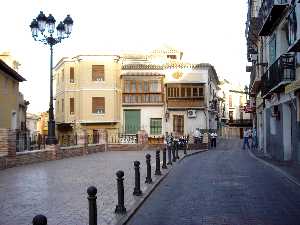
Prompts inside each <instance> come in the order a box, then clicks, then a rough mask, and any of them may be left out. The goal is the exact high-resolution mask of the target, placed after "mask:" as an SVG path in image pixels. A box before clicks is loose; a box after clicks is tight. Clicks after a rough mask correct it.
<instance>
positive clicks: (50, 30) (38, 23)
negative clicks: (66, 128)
mask: <svg viewBox="0 0 300 225" xmlns="http://www.w3.org/2000/svg"><path fill="white" fill-rule="evenodd" d="M72 27H73V20H72V18H71V17H70V15H67V17H66V18H65V19H64V21H63V22H60V23H59V24H58V25H57V27H56V37H55V36H54V31H55V19H54V17H53V16H52V15H51V14H49V16H48V17H46V16H45V14H44V13H43V12H42V11H41V12H40V14H39V15H38V16H37V17H36V19H33V21H32V22H31V24H30V28H31V32H32V37H33V39H34V40H35V41H40V42H42V43H43V44H45V45H49V46H50V103H49V120H48V137H47V140H46V143H47V144H49V145H51V144H56V143H57V140H56V137H55V120H54V114H53V74H52V69H53V45H56V44H57V43H60V42H61V41H62V40H63V39H65V38H68V37H69V36H70V34H71V32H72Z"/></svg>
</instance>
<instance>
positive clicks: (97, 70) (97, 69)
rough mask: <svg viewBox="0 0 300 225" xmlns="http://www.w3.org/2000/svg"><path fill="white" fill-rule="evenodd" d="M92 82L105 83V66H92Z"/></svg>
mask: <svg viewBox="0 0 300 225" xmlns="http://www.w3.org/2000/svg"><path fill="white" fill-rule="evenodd" d="M92 81H104V65H92Z"/></svg>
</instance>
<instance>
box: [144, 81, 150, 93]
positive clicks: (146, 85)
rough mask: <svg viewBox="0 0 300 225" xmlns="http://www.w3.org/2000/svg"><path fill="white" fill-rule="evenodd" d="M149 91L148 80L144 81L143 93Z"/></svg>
mask: <svg viewBox="0 0 300 225" xmlns="http://www.w3.org/2000/svg"><path fill="white" fill-rule="evenodd" d="M148 92H149V84H148V81H144V93H148Z"/></svg>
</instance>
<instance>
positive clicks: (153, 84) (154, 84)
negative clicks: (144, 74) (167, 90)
mask: <svg viewBox="0 0 300 225" xmlns="http://www.w3.org/2000/svg"><path fill="white" fill-rule="evenodd" d="M150 92H161V85H160V83H159V81H158V80H152V81H150Z"/></svg>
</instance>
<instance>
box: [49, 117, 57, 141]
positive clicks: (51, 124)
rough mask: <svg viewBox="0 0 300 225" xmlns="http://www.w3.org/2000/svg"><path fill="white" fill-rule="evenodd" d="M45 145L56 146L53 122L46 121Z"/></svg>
mask: <svg viewBox="0 0 300 225" xmlns="http://www.w3.org/2000/svg"><path fill="white" fill-rule="evenodd" d="M46 144H47V145H55V144H57V139H56V137H55V121H54V120H49V121H48V137H47V139H46Z"/></svg>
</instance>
